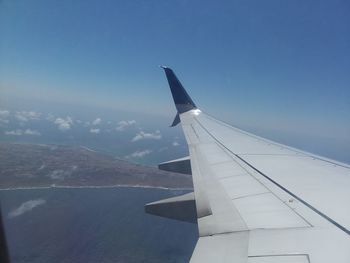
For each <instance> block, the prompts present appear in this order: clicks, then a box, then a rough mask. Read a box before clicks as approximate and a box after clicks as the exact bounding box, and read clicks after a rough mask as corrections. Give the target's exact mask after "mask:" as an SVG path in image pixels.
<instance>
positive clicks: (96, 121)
mask: <svg viewBox="0 0 350 263" xmlns="http://www.w3.org/2000/svg"><path fill="white" fill-rule="evenodd" d="M101 122H102V119H101V118H97V119H96V120H94V121H93V122H92V123H91V124H92V125H99V124H101Z"/></svg>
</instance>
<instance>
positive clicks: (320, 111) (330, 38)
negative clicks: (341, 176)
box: [0, 0, 350, 153]
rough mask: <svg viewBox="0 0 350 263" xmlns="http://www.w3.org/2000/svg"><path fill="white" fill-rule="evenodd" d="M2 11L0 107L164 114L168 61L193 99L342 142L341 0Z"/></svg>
mask: <svg viewBox="0 0 350 263" xmlns="http://www.w3.org/2000/svg"><path fill="white" fill-rule="evenodd" d="M0 7H1V8H0V36H1V39H0V45H1V46H0V52H1V53H0V54H1V62H0V79H1V80H0V85H1V93H2V94H1V99H0V103H1V104H3V105H9V104H11V105H14V104H16V102H17V103H18V104H20V105H26V104H25V103H24V102H23V101H30V102H32V104H34V105H38V104H41V105H46V107H47V108H50V106H52V105H54V104H55V103H60V104H59V105H62V104H65V105H66V104H69V105H71V106H72V105H73V107H74V106H75V107H76V108H77V109H79V108H81V105H85V106H94V107H101V108H110V109H116V110H123V111H131V112H135V113H143V114H145V113H146V114H155V115H161V116H163V118H165V117H168V118H169V122H171V120H172V117H173V114H174V106H173V104H172V101H171V97H170V92H169V90H168V88H167V83H166V80H165V77H164V75H163V72H162V71H161V70H160V69H159V68H158V65H160V64H165V65H168V66H170V67H172V68H173V69H174V70H175V72H176V73H177V75H178V77H179V78H180V79H181V80H182V82H183V84H184V86H185V87H186V88H187V89H188V91H189V93H190V94H191V96H192V97H193V100H194V101H195V102H196V104H197V105H198V106H199V107H201V108H202V109H204V110H205V111H207V112H209V113H211V114H212V115H215V116H217V117H219V118H221V119H223V120H226V121H228V122H230V123H232V124H235V125H238V126H240V127H243V128H247V129H250V130H257V131H258V132H260V133H262V134H264V133H267V134H268V135H269V136H270V137H274V136H277V135H276V134H278V136H280V137H283V136H282V135H281V134H289V135H290V134H292V135H293V136H299V137H303V138H304V141H305V138H310V137H318V138H327V139H328V140H336V141H337V142H338V144H339V145H344V144H347V147H348V148H347V149H349V148H350V139H349V134H350V121H349V113H350V88H349V87H350V74H349V68H350V29H349V25H350V16H349V15H348V14H349V13H350V3H349V2H348V1H337V0H335V1H331V0H329V1H322V0H321V1H307V0H306V1H305V0H303V1H301V0H298V1H277V0H276V1H258V0H257V1H246V0H244V1H243V0H241V1H167V0H165V1H112V0H104V1H97V0H84V1H68V0H62V1H53V0H36V1H34V0H33V1H14V0H11V1H10V0H3V1H2V2H1V4H0ZM19 101H20V102H19ZM12 102H13V103H12ZM20 105H19V106H20ZM28 107H29V106H28ZM26 110H30V109H28V108H27V109H26ZM266 131H268V132H266ZM278 136H277V137H278ZM299 137H298V138H299ZM299 144H302V143H299ZM347 153H348V152H347Z"/></svg>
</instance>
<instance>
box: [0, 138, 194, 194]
mask: <svg viewBox="0 0 350 263" xmlns="http://www.w3.org/2000/svg"><path fill="white" fill-rule="evenodd" d="M0 167H1V168H0V188H1V189H4V188H22V187H23V188H25V187H49V186H114V185H121V186H123V185H124V186H151V187H165V188H192V181H191V177H190V176H188V175H183V174H176V173H168V172H164V171H160V170H158V169H157V168H155V167H147V166H141V165H136V164H132V163H129V162H126V161H123V160H119V159H115V158H113V157H112V156H109V155H104V154H102V153H98V152H95V151H92V150H90V149H87V148H84V147H75V146H58V145H43V144H16V143H0Z"/></svg>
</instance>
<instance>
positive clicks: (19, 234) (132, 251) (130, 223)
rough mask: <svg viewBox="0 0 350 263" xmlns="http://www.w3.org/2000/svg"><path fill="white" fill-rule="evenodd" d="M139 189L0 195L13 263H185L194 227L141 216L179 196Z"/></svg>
mask: <svg viewBox="0 0 350 263" xmlns="http://www.w3.org/2000/svg"><path fill="white" fill-rule="evenodd" d="M184 193H185V191H181V190H164V189H152V188H149V189H147V188H146V189H145V188H85V189H84V188H81V189H74V188H71V189H55V188H52V189H28V190H11V191H0V198H1V203H2V210H3V217H4V221H5V228H6V232H7V237H8V243H9V250H10V254H11V258H12V262H14V263H24V262H32V263H44V262H45V263H47V262H52V263H54V262H87V263H88V262H130V263H133V262H169V263H170V262H188V261H189V259H190V256H191V254H192V251H193V249H194V246H195V244H196V240H197V238H198V231H197V225H195V224H190V223H186V222H178V221H174V220H169V219H165V218H160V217H156V216H152V215H148V214H145V213H144V208H143V206H144V204H145V203H148V202H152V201H155V200H159V199H162V198H167V197H170V196H174V195H179V194H184Z"/></svg>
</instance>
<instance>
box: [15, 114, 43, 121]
mask: <svg viewBox="0 0 350 263" xmlns="http://www.w3.org/2000/svg"><path fill="white" fill-rule="evenodd" d="M40 116H41V113H40V112H35V111H17V112H16V113H15V118H16V119H17V120H19V121H20V122H27V121H29V120H39V119H40Z"/></svg>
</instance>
